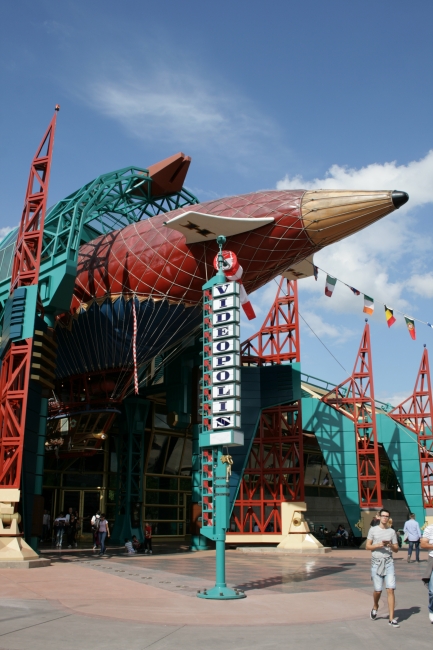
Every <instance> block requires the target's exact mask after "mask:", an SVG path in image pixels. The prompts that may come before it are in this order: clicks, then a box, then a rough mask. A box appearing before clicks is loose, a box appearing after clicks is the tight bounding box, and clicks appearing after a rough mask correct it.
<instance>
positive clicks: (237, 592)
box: [197, 531, 246, 600]
mask: <svg viewBox="0 0 433 650" xmlns="http://www.w3.org/2000/svg"><path fill="white" fill-rule="evenodd" d="M224 537H225V531H224ZM225 546H226V545H225V539H217V540H215V548H216V557H215V560H216V567H215V568H216V580H215V587H212V589H199V591H197V598H207V599H208V600H237V599H238V598H246V594H245V593H244V592H243V591H242V589H236V588H235V589H231V588H230V587H227V585H226V562H225Z"/></svg>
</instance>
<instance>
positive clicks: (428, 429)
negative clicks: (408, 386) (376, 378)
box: [388, 348, 433, 508]
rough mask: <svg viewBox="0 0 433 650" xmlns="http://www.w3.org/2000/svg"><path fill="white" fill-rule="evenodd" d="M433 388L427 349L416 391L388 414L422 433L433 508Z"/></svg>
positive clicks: (425, 489)
mask: <svg viewBox="0 0 433 650" xmlns="http://www.w3.org/2000/svg"><path fill="white" fill-rule="evenodd" d="M432 405H433V399H432V390H431V380H430V365H429V360H428V352H427V348H424V352H423V355H422V359H421V365H420V367H419V371H418V376H417V379H416V382H415V388H414V390H413V394H412V395H411V396H410V397H409V398H408V399H407V400H405V401H404V402H402V403H401V404H399V406H396V407H395V409H393V410H392V411H391V412H390V413H389V414H388V415H389V416H390V417H392V418H393V420H396V421H397V422H401V423H402V424H404V426H405V427H407V428H408V429H411V430H412V431H413V432H414V433H416V435H417V436H418V445H419V460H420V469H421V485H422V493H423V502H424V507H425V508H433V431H432V425H433V421H432Z"/></svg>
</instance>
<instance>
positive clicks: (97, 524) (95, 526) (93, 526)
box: [92, 515, 101, 532]
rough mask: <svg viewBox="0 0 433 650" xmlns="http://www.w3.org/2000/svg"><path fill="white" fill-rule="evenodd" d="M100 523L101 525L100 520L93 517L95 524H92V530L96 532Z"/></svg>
mask: <svg viewBox="0 0 433 650" xmlns="http://www.w3.org/2000/svg"><path fill="white" fill-rule="evenodd" d="M100 523H101V518H100V517H97V516H96V515H95V522H94V523H93V524H92V528H93V530H94V531H96V532H98V530H99V524H100Z"/></svg>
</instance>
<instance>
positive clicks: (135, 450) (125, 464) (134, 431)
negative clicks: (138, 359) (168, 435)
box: [111, 397, 150, 544]
mask: <svg viewBox="0 0 433 650" xmlns="http://www.w3.org/2000/svg"><path fill="white" fill-rule="evenodd" d="M149 407H150V402H149V400H146V399H143V398H141V397H131V398H128V399H126V400H124V401H123V404H122V411H123V415H122V422H121V425H120V433H119V435H118V436H117V437H116V453H117V490H116V511H115V521H114V526H113V530H112V531H111V541H112V542H113V543H114V544H124V540H125V538H128V539H131V538H132V535H136V536H137V538H138V539H139V540H140V542H143V541H144V532H143V515H142V511H143V478H144V461H145V453H146V446H147V443H148V441H147V440H146V437H145V426H146V419H147V415H148V412H149Z"/></svg>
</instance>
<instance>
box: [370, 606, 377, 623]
mask: <svg viewBox="0 0 433 650" xmlns="http://www.w3.org/2000/svg"><path fill="white" fill-rule="evenodd" d="M370 618H371V620H372V621H375V620H376V618H377V609H372V610H371V612H370Z"/></svg>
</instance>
